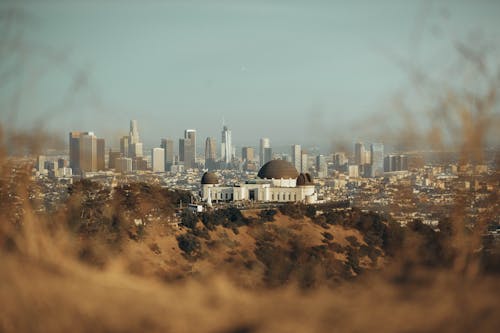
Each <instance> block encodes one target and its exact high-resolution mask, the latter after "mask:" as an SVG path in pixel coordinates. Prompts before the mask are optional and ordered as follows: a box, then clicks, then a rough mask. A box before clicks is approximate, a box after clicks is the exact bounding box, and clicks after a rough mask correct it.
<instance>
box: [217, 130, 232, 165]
mask: <svg viewBox="0 0 500 333" xmlns="http://www.w3.org/2000/svg"><path fill="white" fill-rule="evenodd" d="M220 154H221V159H222V162H224V163H226V164H229V163H231V162H232V161H233V146H232V144H231V130H230V129H228V128H227V126H223V128H222V140H221V153H220Z"/></svg>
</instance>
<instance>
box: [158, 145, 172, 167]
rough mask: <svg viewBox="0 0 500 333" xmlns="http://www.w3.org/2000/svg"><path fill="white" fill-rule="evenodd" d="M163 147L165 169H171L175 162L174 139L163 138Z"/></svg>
mask: <svg viewBox="0 0 500 333" xmlns="http://www.w3.org/2000/svg"><path fill="white" fill-rule="evenodd" d="M161 148H163V149H164V150H165V171H170V168H171V167H172V165H173V164H174V140H171V139H161Z"/></svg>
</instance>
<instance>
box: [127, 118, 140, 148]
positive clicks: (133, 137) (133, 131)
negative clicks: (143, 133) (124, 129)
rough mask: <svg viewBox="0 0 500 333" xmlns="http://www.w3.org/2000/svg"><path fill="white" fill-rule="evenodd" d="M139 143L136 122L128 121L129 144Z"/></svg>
mask: <svg viewBox="0 0 500 333" xmlns="http://www.w3.org/2000/svg"><path fill="white" fill-rule="evenodd" d="M137 142H140V138H139V128H138V127H137V120H131V121H130V132H129V143H137Z"/></svg>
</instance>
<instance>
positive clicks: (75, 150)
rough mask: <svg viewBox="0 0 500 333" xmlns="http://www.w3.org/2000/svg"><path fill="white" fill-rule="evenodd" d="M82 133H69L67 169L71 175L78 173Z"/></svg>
mask: <svg viewBox="0 0 500 333" xmlns="http://www.w3.org/2000/svg"><path fill="white" fill-rule="evenodd" d="M81 134H82V132H76V131H73V132H69V167H70V168H71V169H73V174H79V173H80V136H81Z"/></svg>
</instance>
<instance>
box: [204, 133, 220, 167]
mask: <svg viewBox="0 0 500 333" xmlns="http://www.w3.org/2000/svg"><path fill="white" fill-rule="evenodd" d="M216 161H217V145H216V142H215V138H207V139H206V140H205V168H207V169H209V170H214V169H215V168H216V166H217V165H216V164H217V163H216Z"/></svg>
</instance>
